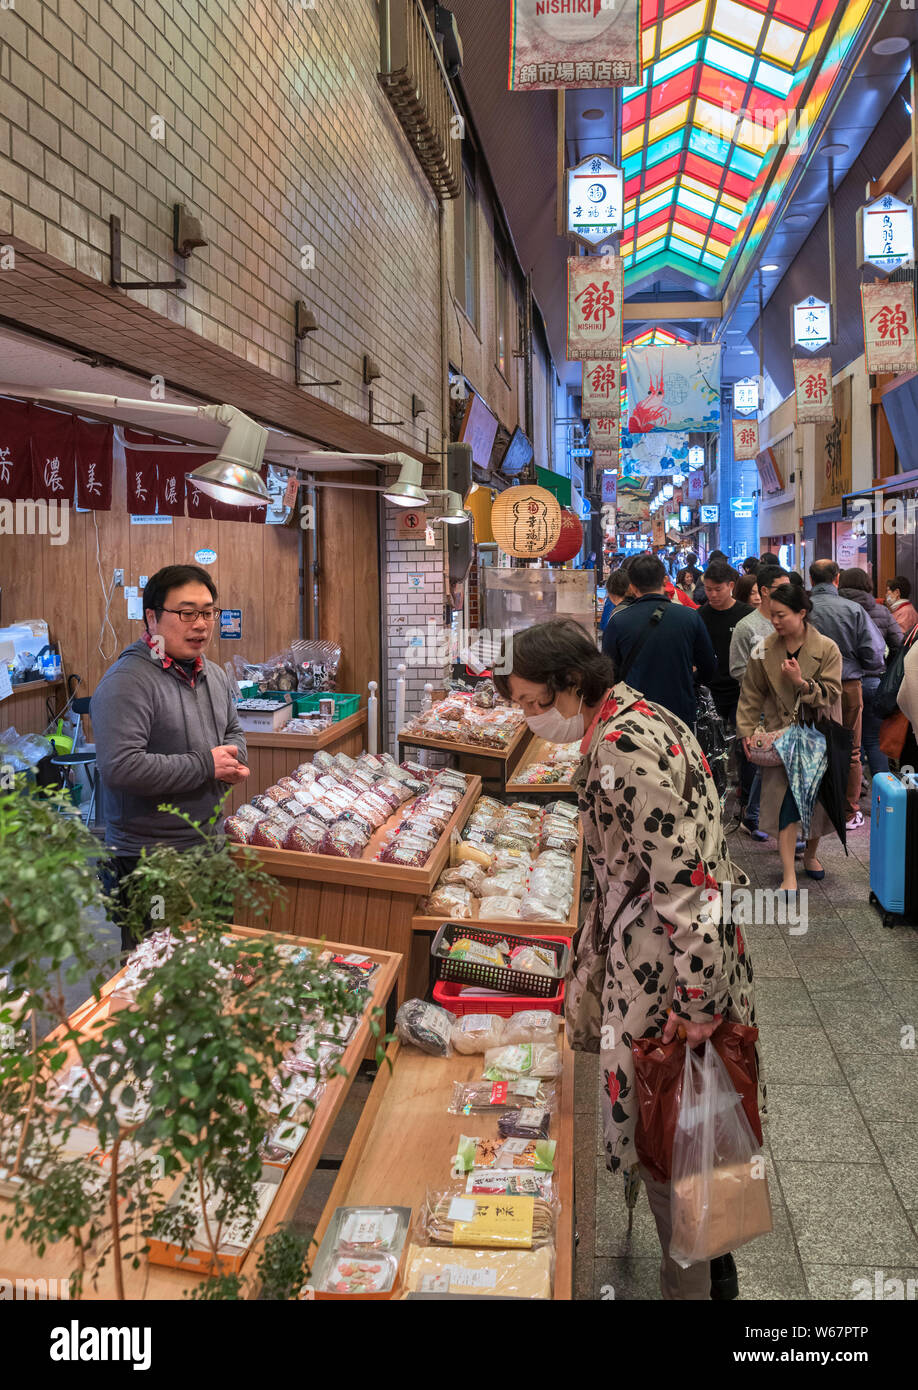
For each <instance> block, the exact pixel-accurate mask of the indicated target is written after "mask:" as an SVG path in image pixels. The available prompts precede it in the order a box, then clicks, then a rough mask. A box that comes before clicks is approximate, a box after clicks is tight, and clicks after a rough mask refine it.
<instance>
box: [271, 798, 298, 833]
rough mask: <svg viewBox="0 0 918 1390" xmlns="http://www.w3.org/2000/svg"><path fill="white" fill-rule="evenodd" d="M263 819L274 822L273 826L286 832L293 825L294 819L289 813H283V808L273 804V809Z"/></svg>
mask: <svg viewBox="0 0 918 1390" xmlns="http://www.w3.org/2000/svg"><path fill="white" fill-rule="evenodd" d="M265 819H266V820H270V821H274V823H275V825H279V826H281V828H282V829H284V830H287V829H289V828H290V826H291V825H292V824H293V822H294V820H295V819H296V817H295V816H291V814H290V812H289V811H285V810H284V808H283V806H278V805H277V804H276V803H275V806H274V809H273V810H271V811H269V812H268V814H267V816H266V817H265Z"/></svg>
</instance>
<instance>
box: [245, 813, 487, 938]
mask: <svg viewBox="0 0 918 1390" xmlns="http://www.w3.org/2000/svg"><path fill="white" fill-rule="evenodd" d="M264 819H265V817H264V816H261V817H260V820H264ZM259 823H260V822H259V821H254V822H253V821H250V820H245V819H244V818H243V817H242V816H227V817H226V820H225V821H224V822H223V833H224V835H225V836H226V838H227V839H228V840H232V842H233V843H234V844H236V845H250V844H251V843H252V840H253V839H254V836H255V831H256V829H257V828H258V825H259ZM469 915H471V914H469Z"/></svg>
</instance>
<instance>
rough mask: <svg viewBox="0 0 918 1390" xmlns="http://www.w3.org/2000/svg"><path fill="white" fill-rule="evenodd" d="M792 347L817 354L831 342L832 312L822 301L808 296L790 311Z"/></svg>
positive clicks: (813, 296)
mask: <svg viewBox="0 0 918 1390" xmlns="http://www.w3.org/2000/svg"><path fill="white" fill-rule="evenodd" d="M791 326H792V330H793V331H792V334H791V337H792V339H793V342H794V345H795V346H796V347H802V348H806V350H807V352H817V351H818V350H819V348H821V347H825V345H826V343H830V342H831V341H832V310H831V308H830V306H829V305H828V304H827V303H826V302H825V300H824V299H817V298H816V297H815V295H812V294H811V295H808V296H807V298H806V299H801V301H800V303H799V304H795V305H794V306H793V308H792V309H791Z"/></svg>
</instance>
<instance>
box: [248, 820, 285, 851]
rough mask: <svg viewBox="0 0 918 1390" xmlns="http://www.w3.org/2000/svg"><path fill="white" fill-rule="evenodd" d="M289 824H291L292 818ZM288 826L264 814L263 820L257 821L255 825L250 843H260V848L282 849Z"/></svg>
mask: <svg viewBox="0 0 918 1390" xmlns="http://www.w3.org/2000/svg"><path fill="white" fill-rule="evenodd" d="M290 824H291V825H292V824H293V821H292V819H291V821H290ZM288 828H289V827H288V826H284V825H281V824H280V822H279V821H276V820H271V819H269V818H268V817H267V816H266V817H265V819H264V820H263V821H259V822H258V824H257V825H256V827H255V833H254V834H253V836H252V844H253V845H260V846H261V848H262V849H283V848H284V840H285V838H286V836H287V830H288Z"/></svg>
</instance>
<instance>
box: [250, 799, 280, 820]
mask: <svg viewBox="0 0 918 1390" xmlns="http://www.w3.org/2000/svg"><path fill="white" fill-rule="evenodd" d="M251 804H252V805H253V806H254V807H255V810H256V811H261V813H262V815H265V816H266V815H267V814H268V812H269V811H271V810H273V808H274V807H275V806H276V805H277V802H276V801H275V800H274V798H273V797H271V796H265V795H264V794H263V793H259V795H258V796H253V797H252V803H251Z"/></svg>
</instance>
